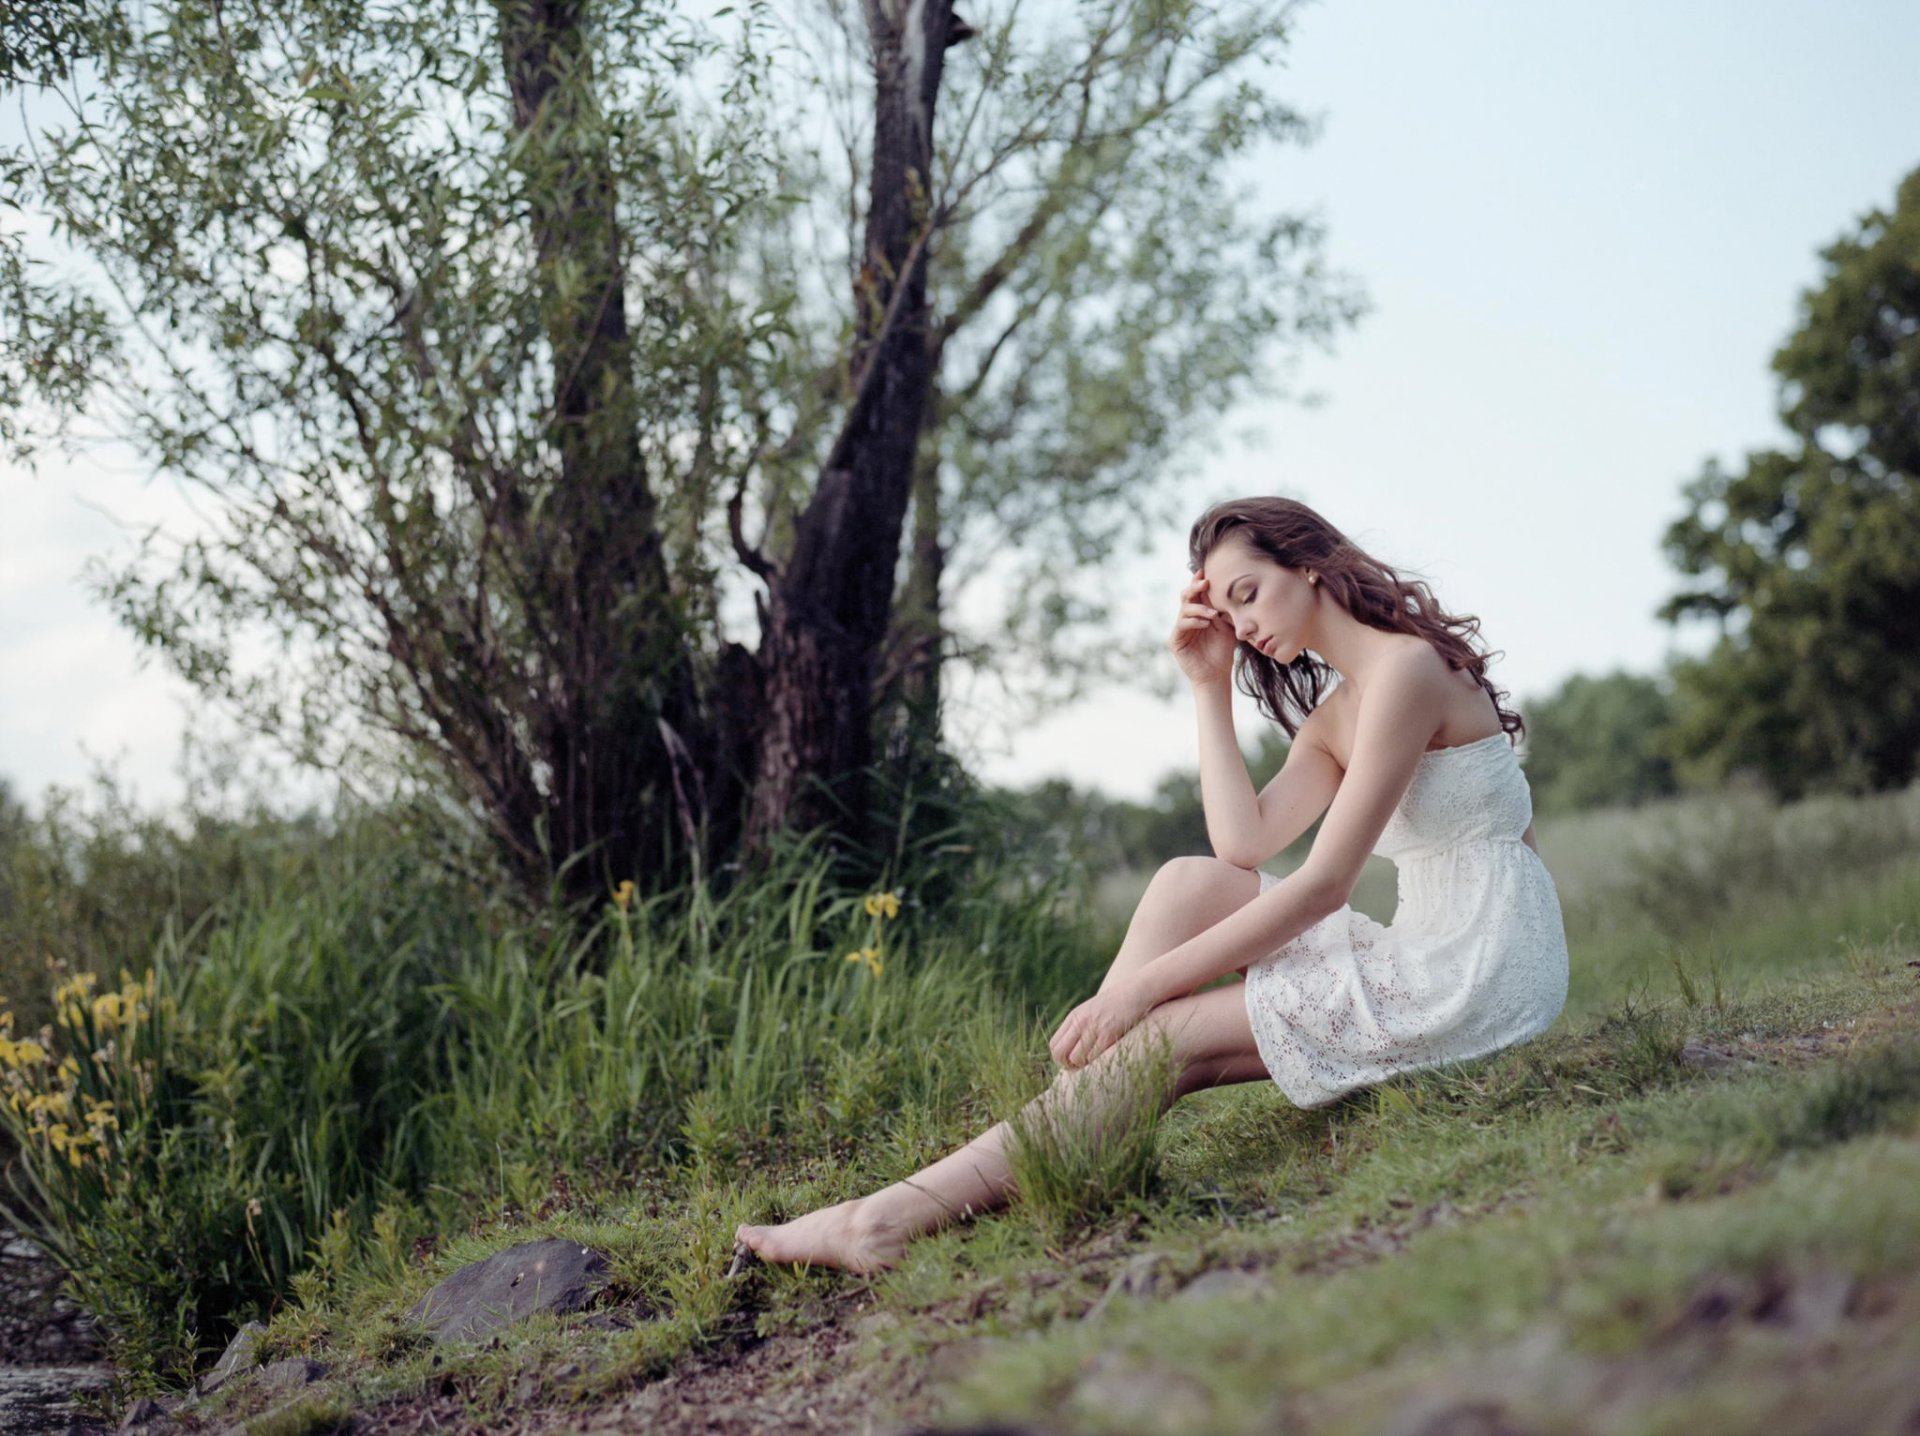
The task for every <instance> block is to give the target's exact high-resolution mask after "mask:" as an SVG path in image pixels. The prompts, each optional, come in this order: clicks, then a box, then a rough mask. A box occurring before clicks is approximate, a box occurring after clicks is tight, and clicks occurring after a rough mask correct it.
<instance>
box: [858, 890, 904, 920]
mask: <svg viewBox="0 0 1920 1436" xmlns="http://www.w3.org/2000/svg"><path fill="white" fill-rule="evenodd" d="M862 906H863V907H865V908H866V910H867V916H868V917H898V916H900V899H899V897H898V896H897V895H896V894H894V893H873V894H871V895H869V896H868V898H867V900H866V902H865V903H863V904H862Z"/></svg>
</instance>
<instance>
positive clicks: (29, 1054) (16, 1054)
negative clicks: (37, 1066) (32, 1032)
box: [7, 1037, 47, 1067]
mask: <svg viewBox="0 0 1920 1436" xmlns="http://www.w3.org/2000/svg"><path fill="white" fill-rule="evenodd" d="M7 1046H8V1048H9V1049H10V1050H9V1052H8V1055H7V1062H8V1064H9V1065H10V1066H14V1067H25V1066H26V1065H27V1064H28V1063H29V1062H45V1061H46V1060H47V1049H46V1048H44V1047H42V1046H41V1045H40V1044H39V1043H38V1042H35V1041H34V1040H33V1039H32V1038H31V1037H23V1038H21V1039H20V1040H19V1041H18V1042H10V1043H8V1044H7Z"/></svg>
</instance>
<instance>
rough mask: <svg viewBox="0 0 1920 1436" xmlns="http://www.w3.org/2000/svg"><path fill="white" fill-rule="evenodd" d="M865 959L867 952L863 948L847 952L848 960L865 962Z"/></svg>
mask: <svg viewBox="0 0 1920 1436" xmlns="http://www.w3.org/2000/svg"><path fill="white" fill-rule="evenodd" d="M866 960H867V952H866V949H865V948H861V949H860V950H859V951H857V952H850V953H848V954H847V961H848V962H865V961H866Z"/></svg>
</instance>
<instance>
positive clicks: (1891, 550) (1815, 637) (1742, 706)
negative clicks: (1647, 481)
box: [1661, 171, 1920, 797]
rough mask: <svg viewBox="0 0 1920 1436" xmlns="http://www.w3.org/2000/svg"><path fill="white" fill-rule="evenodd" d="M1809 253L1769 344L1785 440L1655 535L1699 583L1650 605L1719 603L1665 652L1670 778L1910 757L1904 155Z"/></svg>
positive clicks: (1917, 706) (1841, 770)
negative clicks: (1894, 180)
mask: <svg viewBox="0 0 1920 1436" xmlns="http://www.w3.org/2000/svg"><path fill="white" fill-rule="evenodd" d="M1821 258H1822V259H1823V260H1824V261H1825V264H1826V270H1825V274H1824V276H1823V280H1822V283H1821V285H1820V287H1819V288H1817V289H1812V290H1809V291H1807V292H1806V294H1805V295H1803V297H1802V305H1801V317H1800V324H1799V327H1798V328H1797V329H1796V330H1795V331H1794V333H1793V334H1792V335H1791V336H1790V337H1789V338H1788V340H1787V341H1786V342H1785V343H1784V344H1783V345H1782V346H1781V347H1780V349H1779V350H1778V351H1777V352H1776V353H1775V354H1774V357H1773V369H1774V372H1775V373H1776V374H1778V375H1779V376H1780V379H1781V400H1782V401H1781V407H1780V417H1781V420H1782V422H1783V423H1785V424H1786V425H1787V426H1788V427H1789V428H1790V429H1791V430H1792V431H1793V443H1792V445H1791V446H1790V447H1786V448H1782V449H1773V450H1764V451H1759V452H1755V453H1752V454H1749V455H1748V456H1747V460H1746V463H1745V465H1744V467H1743V468H1742V469H1740V470H1739V471H1737V472H1727V471H1723V470H1722V469H1721V468H1720V466H1719V465H1718V463H1717V462H1713V461H1709V463H1708V464H1707V465H1706V468H1705V470H1704V471H1703V472H1702V473H1701V474H1700V476H1699V477H1698V478H1696V479H1695V480H1694V481H1693V482H1692V483H1690V484H1689V485H1688V486H1687V488H1686V500H1687V504H1688V512H1687V513H1686V514H1685V515H1684V516H1683V517H1681V518H1680V519H1678V520H1676V521H1675V522H1674V524H1673V525H1672V526H1671V527H1670V528H1669V529H1668V531H1667V536H1666V550H1667V553H1668V556H1669V557H1670V558H1671V559H1672V561H1673V562H1674V563H1675V565H1676V566H1678V567H1679V569H1680V570H1681V572H1683V573H1685V574H1688V575H1693V576H1697V577H1699V578H1701V579H1702V580H1703V581H1702V582H1701V583H1700V584H1699V585H1698V586H1696V587H1693V588H1690V589H1687V590H1685V591H1683V592H1681V593H1679V594H1677V595H1676V596H1675V597H1673V598H1672V599H1671V600H1669V601H1668V603H1667V604H1666V605H1665V607H1664V608H1663V609H1662V610H1661V613H1662V616H1664V617H1666V618H1668V619H1670V620H1671V619H1677V618H1679V617H1681V616H1683V615H1687V614H1705V615H1712V616H1714V617H1717V618H1719V619H1720V620H1721V621H1722V636H1721V638H1720V640H1719V642H1718V644H1717V645H1716V646H1715V648H1714V649H1713V650H1712V652H1711V653H1709V654H1708V655H1707V656H1706V657H1704V658H1702V659H1697V660H1682V661H1679V662H1677V663H1675V665H1674V667H1673V678H1674V684H1675V695H1674V697H1675V710H1674V721H1673V727H1672V730H1671V734H1670V736H1669V738H1668V740H1667V741H1666V743H1665V747H1666V749H1667V750H1668V751H1669V752H1670V753H1671V754H1672V755H1673V757H1674V759H1675V761H1676V763H1677V764H1678V765H1679V768H1680V771H1681V775H1682V777H1683V778H1692V779H1698V780H1700V781H1702V782H1712V781H1715V780H1718V779H1720V778H1722V777H1724V776H1726V775H1728V774H1732V773H1737V772H1748V773H1751V774H1753V775H1755V776H1757V777H1758V778H1759V780H1760V781H1762V782H1763V783H1765V784H1766V785H1767V786H1768V787H1770V788H1772V789H1773V790H1774V791H1775V792H1777V793H1779V794H1781V795H1783V796H1789V797H1791V796H1797V795H1799V794H1801V793H1805V792H1807V791H1809V790H1812V789H1817V788H1823V787H1832V788H1838V789H1841V790H1844V791H1850V792H1864V791H1869V790H1873V789H1881V788H1888V787H1897V786H1899V785H1901V784H1903V783H1906V782H1908V781H1909V780H1911V779H1912V778H1913V777H1915V776H1916V775H1917V774H1920V424H1916V423H1915V420H1914V413H1915V409H1916V405H1920V171H1915V172H1914V173H1912V174H1909V175H1908V176H1907V177H1906V178H1905V179H1903V180H1902V181H1901V182H1900V185H1899V190H1898V194H1897V196H1896V203H1895V207H1894V209H1893V211H1892V212H1891V213H1888V212H1885V211H1881V210H1877V209H1876V210H1873V211H1871V212H1869V213H1868V214H1867V215H1865V216H1864V217H1863V218H1862V219H1861V220H1860V224H1859V230H1858V233H1857V234H1856V235H1853V236H1849V237H1845V238H1842V239H1839V240H1837V241H1835V242H1834V243H1833V244H1832V245H1830V246H1828V247H1827V248H1826V249H1824V250H1823V251H1821Z"/></svg>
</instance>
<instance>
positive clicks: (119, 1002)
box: [93, 992, 127, 1027]
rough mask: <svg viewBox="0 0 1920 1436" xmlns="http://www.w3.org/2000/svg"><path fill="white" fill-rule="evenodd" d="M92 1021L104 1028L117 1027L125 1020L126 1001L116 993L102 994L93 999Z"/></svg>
mask: <svg viewBox="0 0 1920 1436" xmlns="http://www.w3.org/2000/svg"><path fill="white" fill-rule="evenodd" d="M93 1020H94V1021H95V1022H97V1023H99V1024H100V1025H102V1026H104V1027H118V1026H119V1025H120V1024H121V1023H123V1022H125V1021H126V1020H127V999H126V998H125V997H123V996H122V995H121V994H119V993H117V992H103V993H101V994H100V995H99V996H98V997H96V998H94V999H93Z"/></svg>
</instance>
